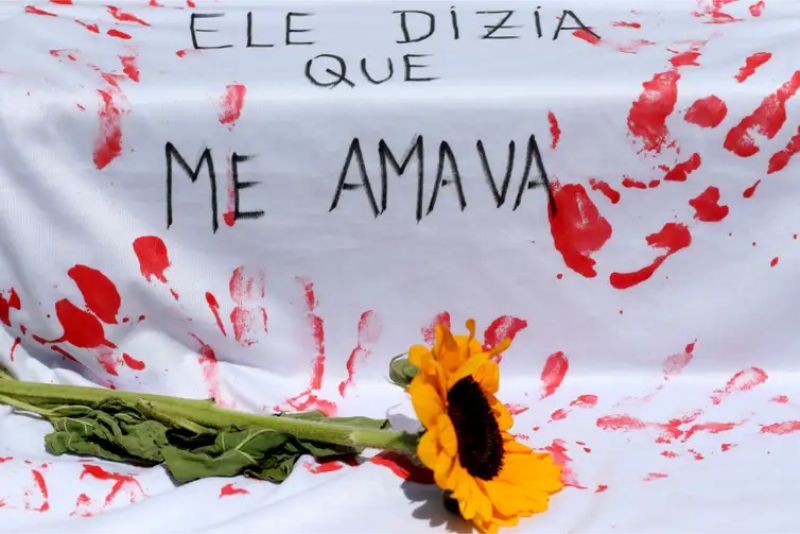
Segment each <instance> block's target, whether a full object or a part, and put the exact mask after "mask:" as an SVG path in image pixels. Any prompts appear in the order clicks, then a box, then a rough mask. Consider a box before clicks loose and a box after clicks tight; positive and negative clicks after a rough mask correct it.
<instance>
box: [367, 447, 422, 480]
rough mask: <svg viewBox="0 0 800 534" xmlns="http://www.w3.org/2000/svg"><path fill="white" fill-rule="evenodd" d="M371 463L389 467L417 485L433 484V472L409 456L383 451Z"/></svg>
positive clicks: (371, 459)
mask: <svg viewBox="0 0 800 534" xmlns="http://www.w3.org/2000/svg"><path fill="white" fill-rule="evenodd" d="M369 461H370V463H373V464H376V465H381V466H383V467H388V468H389V469H390V470H391V471H392V473H394V474H395V475H397V476H399V477H400V478H402V479H403V480H408V481H410V482H416V483H417V484H433V471H431V470H430V469H428V468H427V467H425V466H422V465H419V464H417V463H415V462H414V461H413V460H411V459H410V458H409V457H408V456H405V455H404V454H401V453H399V452H394V451H383V452H381V453H378V454H376V455H375V456H373V457H372V458H370V459H369Z"/></svg>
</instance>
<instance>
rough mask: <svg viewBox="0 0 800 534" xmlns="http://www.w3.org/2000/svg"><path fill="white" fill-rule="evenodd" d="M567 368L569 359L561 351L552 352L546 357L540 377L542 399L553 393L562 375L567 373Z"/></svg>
mask: <svg viewBox="0 0 800 534" xmlns="http://www.w3.org/2000/svg"><path fill="white" fill-rule="evenodd" d="M568 369H569V360H568V359H567V357H566V356H565V355H564V353H563V352H561V351H558V352H554V353H553V354H551V355H550V356H548V357H547V361H545V363H544V367H543V368H542V374H541V377H540V378H541V380H542V386H543V388H542V389H543V391H542V397H541V398H543V399H544V398H545V397H549V396H550V395H552V394H553V393H555V391H556V389H558V386H560V385H561V382H563V381H564V376H565V375H566V374H567V370H568Z"/></svg>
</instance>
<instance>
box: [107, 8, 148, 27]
mask: <svg viewBox="0 0 800 534" xmlns="http://www.w3.org/2000/svg"><path fill="white" fill-rule="evenodd" d="M107 9H108V12H109V13H110V14H111V16H112V17H114V18H115V19H117V20H118V21H120V22H134V23H136V24H141V25H142V26H150V24H148V23H147V22H145V21H143V20H142V19H140V18H139V17H137V16H136V15H134V14H133V13H126V12H125V11H122V10H120V8H118V7H115V6H108V7H107Z"/></svg>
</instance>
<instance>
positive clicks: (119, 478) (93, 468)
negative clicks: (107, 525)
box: [80, 464, 144, 506]
mask: <svg viewBox="0 0 800 534" xmlns="http://www.w3.org/2000/svg"><path fill="white" fill-rule="evenodd" d="M87 475H89V476H92V477H94V478H96V479H97V480H113V481H114V485H113V486H112V487H111V491H110V492H109V493H108V495H106V499H105V504H106V506H107V505H109V504H111V503H112V502H113V501H114V499H115V498H116V496H117V494H119V492H120V491H121V490H122V489H123V488H125V486H127V485H134V486H135V487H136V488H138V490H139V493H140V494H141V495H144V490H143V489H142V486H141V485H140V484H139V481H138V480H136V479H135V478H134V477H132V476H131V475H123V474H120V473H112V472H109V471H106V470H105V469H103V468H102V467H100V466H99V465H94V464H83V472H82V473H81V476H80V479H81V480H83V479H84V478H85V477H86V476H87ZM130 502H131V503H134V502H136V496H135V494H133V493H131V496H130Z"/></svg>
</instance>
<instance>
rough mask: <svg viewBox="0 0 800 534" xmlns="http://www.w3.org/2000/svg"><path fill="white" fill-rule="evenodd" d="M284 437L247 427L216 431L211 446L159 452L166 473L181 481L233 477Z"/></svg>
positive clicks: (276, 446) (261, 459)
mask: <svg viewBox="0 0 800 534" xmlns="http://www.w3.org/2000/svg"><path fill="white" fill-rule="evenodd" d="M287 439H289V437H288V436H286V435H285V434H281V433H280V432H275V431H273V430H266V429H254V428H251V429H247V430H241V431H232V432H220V433H219V434H218V435H217V438H216V439H215V440H214V444H213V445H210V446H204V447H200V448H197V449H194V450H189V449H180V448H178V447H175V446H168V447H165V448H164V449H163V451H162V454H163V456H164V461H165V464H166V467H167V469H168V470H169V472H170V474H171V475H172V476H173V478H175V480H176V481H178V482H181V483H183V482H190V481H192V480H197V479H198V478H204V477H211V476H234V475H238V474H239V473H241V472H243V471H245V470H246V469H248V468H258V466H259V465H261V463H262V462H264V461H265V459H267V458H269V456H270V455H271V454H272V453H273V452H277V451H276V449H280V447H281V446H282V445H283V444H284V443H286V441H287ZM284 478H285V477H284Z"/></svg>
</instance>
